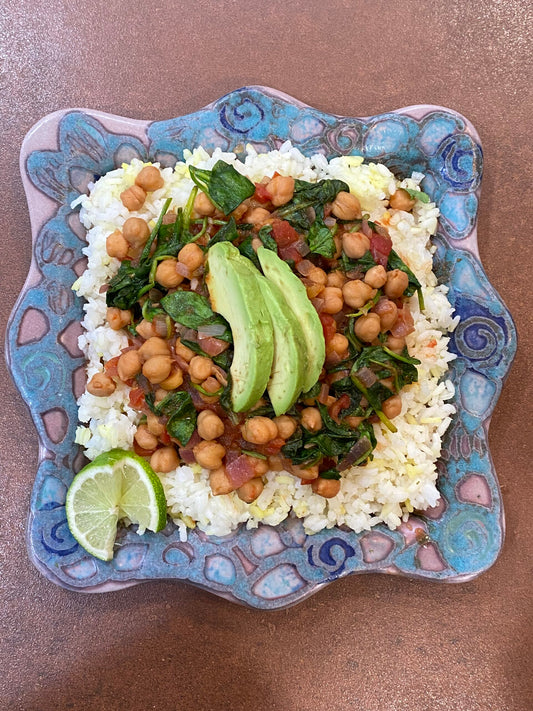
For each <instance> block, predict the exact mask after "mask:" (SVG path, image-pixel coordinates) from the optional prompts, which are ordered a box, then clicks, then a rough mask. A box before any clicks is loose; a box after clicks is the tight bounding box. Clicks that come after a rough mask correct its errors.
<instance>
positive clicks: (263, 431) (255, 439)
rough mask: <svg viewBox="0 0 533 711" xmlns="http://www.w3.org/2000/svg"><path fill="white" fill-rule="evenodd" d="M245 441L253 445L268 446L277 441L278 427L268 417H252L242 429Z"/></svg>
mask: <svg viewBox="0 0 533 711" xmlns="http://www.w3.org/2000/svg"><path fill="white" fill-rule="evenodd" d="M241 433H242V436H243V439H245V440H246V441H247V442H251V443H252V444H266V443H267V442H270V441H272V440H273V439H276V437H277V436H278V427H277V425H276V423H275V422H274V421H273V420H271V419H270V418H268V417H259V416H258V417H250V418H249V419H247V420H246V422H245V423H244V425H243V426H242V427H241Z"/></svg>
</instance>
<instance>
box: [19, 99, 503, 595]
mask: <svg viewBox="0 0 533 711" xmlns="http://www.w3.org/2000/svg"><path fill="white" fill-rule="evenodd" d="M286 139H290V140H291V141H292V142H293V144H295V145H297V146H298V147H299V148H300V149H301V150H302V152H303V153H304V154H306V155H311V154H313V153H316V152H321V153H324V154H325V155H326V156H327V157H328V158H330V157H333V156H335V155H340V154H359V155H363V156H364V157H365V158H366V159H368V160H376V161H380V162H383V163H385V164H386V165H388V166H389V167H390V168H391V170H393V171H394V172H395V173H397V174H400V175H402V176H404V175H406V174H408V173H410V172H411V171H412V170H417V171H421V172H423V173H424V174H425V175H426V178H425V180H424V183H423V187H424V190H425V191H426V192H427V193H429V195H430V196H431V198H432V199H433V200H435V201H436V203H437V204H438V206H439V208H440V211H441V215H442V217H441V219H440V223H439V230H438V234H437V236H436V238H435V242H436V245H437V247H438V249H437V253H436V265H435V271H436V272H437V275H438V276H439V278H440V280H441V281H443V282H444V283H446V284H448V285H449V286H450V294H449V298H450V300H451V302H452V304H453V305H454V307H455V309H456V312H457V313H458V314H459V315H460V317H461V322H460V325H459V327H458V328H457V329H456V331H455V333H454V334H453V336H452V338H451V343H450V347H451V350H452V351H453V352H454V353H456V354H457V360H456V361H454V364H453V370H452V378H453V381H454V383H455V386H456V392H457V396H456V399H457V403H456V404H457V409H458V414H457V415H456V416H455V419H454V422H453V425H452V427H451V428H450V430H449V431H448V433H447V436H446V440H445V443H444V448H443V457H442V459H441V460H440V461H439V475H440V476H439V488H440V491H441V492H442V499H441V502H440V503H439V505H438V506H437V507H436V508H434V509H431V510H428V511H426V512H425V513H417V514H416V515H413V516H411V518H410V519H409V521H408V522H407V523H404V524H402V526H401V527H400V528H399V529H398V530H396V531H394V532H392V531H389V530H388V529H387V528H385V527H383V526H378V527H376V528H374V529H372V531H370V532H363V533H360V534H355V533H353V532H349V531H345V530H341V529H338V528H335V529H331V530H327V531H322V532H321V533H319V534H317V535H314V536H306V535H305V533H304V532H303V529H302V526H301V524H300V522H299V521H297V520H294V519H289V520H287V521H285V522H284V523H283V524H282V525H280V526H278V527H276V528H272V527H268V526H260V527H259V528H258V529H257V530H254V531H247V530H246V529H242V528H241V529H239V530H238V531H236V532H235V533H234V534H232V535H231V536H227V537H225V538H223V539H218V538H209V537H207V536H205V535H204V534H202V533H201V532H197V531H193V532H192V533H191V534H190V536H189V540H188V542H187V543H182V542H180V540H179V537H178V535H177V531H176V529H175V527H174V526H173V524H168V526H167V528H166V529H165V530H164V531H163V532H161V533H159V534H146V535H144V536H142V537H139V536H137V535H136V534H135V533H134V532H132V531H127V530H123V531H121V532H120V534H119V535H120V538H119V540H118V541H117V543H118V546H117V549H116V554H115V557H114V559H113V560H112V561H111V562H109V563H104V562H102V561H98V560H96V559H94V558H92V557H90V556H89V555H88V554H86V553H85V552H84V550H83V549H82V548H80V547H79V546H78V545H77V543H76V541H75V540H74V539H73V538H72V536H71V534H70V532H69V530H68V527H67V523H66V518H65V508H64V503H65V494H66V491H67V487H68V486H69V484H70V482H71V480H72V477H73V475H74V472H75V471H78V470H79V468H80V467H81V466H82V464H83V456H82V454H81V452H80V451H79V448H78V447H77V446H76V445H75V444H74V434H75V429H76V424H77V413H76V402H75V400H76V397H77V396H78V395H79V394H80V392H81V390H82V389H83V387H84V373H83V356H82V354H81V353H80V351H79V350H78V347H77V345H76V340H77V335H78V334H79V332H80V326H79V322H80V320H81V316H82V304H81V302H80V300H78V299H75V298H74V296H73V293H72V291H71V284H72V283H73V282H74V281H75V279H76V278H77V276H78V275H79V274H80V273H81V271H82V270H83V268H84V260H83V255H82V251H81V250H82V248H83V246H84V230H83V228H82V227H81V225H80V223H79V220H78V216H77V213H76V211H72V210H71V209H70V203H71V201H72V200H73V199H74V198H76V197H77V196H78V195H79V194H80V193H81V192H84V191H85V190H86V188H87V184H88V183H89V182H90V181H92V180H94V177H95V176H100V175H103V174H104V173H106V172H107V171H109V170H111V169H113V168H114V167H116V166H119V165H120V164H121V163H122V162H123V161H129V160H131V159H132V158H133V157H139V158H142V159H150V160H153V161H161V162H162V163H163V164H172V163H173V162H174V161H175V160H176V158H178V157H179V158H181V157H182V151H183V149H184V148H191V147H194V146H196V145H199V144H202V145H203V146H204V147H206V148H207V149H214V148H215V147H217V146H219V147H221V148H222V149H224V150H235V151H236V152H237V153H240V152H242V151H243V150H244V146H245V144H246V143H252V144H253V145H254V146H255V147H256V148H257V149H259V150H271V149H273V148H277V147H278V146H279V145H280V144H281V143H282V142H283V141H285V140H286ZM21 172H22V178H23V181H24V186H25V190H26V194H27V199H28V204H29V209H30V216H31V226H32V235H33V248H34V252H33V261H32V265H31V269H30V273H29V276H28V280H27V282H26V285H25V287H24V289H23V291H22V293H21V295H20V297H19V299H18V301H17V304H16V305H15V308H14V310H13V313H12V316H11V320H10V323H9V327H8V339H7V356H8V362H9V365H10V368H11V372H12V374H13V378H14V380H15V383H16V384H17V386H18V388H19V390H20V392H21V394H22V397H23V398H24V400H25V401H26V403H27V404H28V406H29V408H30V410H31V414H32V417H33V420H34V422H35V426H36V428H37V432H38V435H39V442H40V454H39V465H38V470H37V474H36V479H35V485H34V488H33V494H32V498H31V511H30V517H29V524H28V548H29V552H30V556H31V558H32V560H33V561H34V563H35V565H36V566H37V567H38V568H39V570H40V571H42V572H43V573H44V575H46V577H47V578H49V579H50V580H52V581H53V582H55V583H58V584H59V585H62V586H63V587H65V588H69V589H72V590H79V591H85V592H103V591H107V590H113V589H117V588H122V587H125V586H128V585H132V584H134V583H137V582H141V581H145V580H154V579H176V580H184V581H188V582H190V583H192V584H194V585H197V586H200V587H202V588H205V589H207V590H210V591H211V592H214V593H215V594H217V595H220V596H223V597H225V598H228V599H231V600H233V601H235V602H240V603H244V604H247V605H250V606H252V607H258V608H267V609H272V608H280V607H285V606H288V605H291V604H294V603H296V602H298V601H300V600H302V599H304V598H306V597H307V596H309V595H310V594H312V593H314V592H316V591H317V590H319V589H320V588H321V587H323V586H324V585H326V584H327V583H329V582H331V581H333V580H335V579H337V578H339V577H343V576H345V575H349V574H351V573H362V572H380V573H394V574H400V575H406V576H409V577H416V578H426V579H429V580H439V581H446V582H458V581H465V580H469V579H471V578H472V577H474V576H476V575H478V574H479V573H481V572H482V571H484V570H486V569H487V568H488V567H489V566H490V565H492V563H493V562H494V561H495V559H496V557H497V556H498V553H499V551H500V549H501V546H502V540H503V535H504V517H503V509H502V500H501V494H500V490H499V487H498V482H497V479H496V474H495V471H494V467H493V464H492V460H491V456H490V452H489V449H488V441H487V433H488V427H489V422H490V417H491V414H492V411H493V409H494V406H495V404H496V402H497V400H498V397H499V395H500V392H501V388H502V385H503V382H504V380H505V377H506V375H507V373H508V371H509V369H510V367H511V363H512V360H513V357H514V354H515V350H516V332H515V327H514V324H513V321H512V319H511V316H510V314H509V312H508V311H507V309H506V307H505V305H504V304H503V302H502V300H501V299H500V297H499V296H498V294H497V293H496V291H495V290H494V289H493V288H492V286H491V285H490V283H489V282H488V280H487V277H486V275H485V273H484V271H483V268H482V266H481V264H480V262H479V255H478V250H477V234H476V219H477V206H478V200H479V192H480V182H481V174H482V151H481V146H480V142H479V137H478V135H477V133H476V131H475V129H474V128H473V126H472V125H471V124H470V123H469V122H468V121H467V119H465V118H464V117H463V116H461V115H459V114H457V113H455V112H453V111H450V110H448V109H444V108H441V107H438V106H427V105H426V106H411V107H408V108H404V109H400V110H398V111H393V112H390V113H386V114H380V115H377V116H372V117H368V118H349V117H344V116H336V115H333V114H326V113H323V112H321V111H317V110H316V109H313V108H310V107H309V106H306V105H305V104H302V103H300V102H299V101H297V100H295V99H293V98H291V97H289V96H287V95H284V94H281V93H279V92H278V91H275V90H273V89H268V88H265V87H257V86H256V87H244V88H242V89H239V90H237V91H234V92H231V93H230V94H228V95H227V96H224V97H222V98H221V99H219V100H218V101H215V102H214V103H212V104H210V105H209V106H206V107H205V108H203V109H201V110H200V111H198V112H196V113H193V114H189V115H187V116H182V117H180V118H176V119H172V120H169V121H160V122H148V121H134V120H132V119H127V118H120V117H117V116H111V115H109V114H103V113H99V112H96V111H89V110H65V111H59V112H56V113H54V114H50V115H49V116H46V117H45V118H44V119H43V120H42V121H40V122H39V123H38V124H37V125H36V126H35V127H34V128H33V129H32V130H31V131H30V132H29V133H28V135H27V136H26V139H25V141H24V144H23V147H22V152H21Z"/></svg>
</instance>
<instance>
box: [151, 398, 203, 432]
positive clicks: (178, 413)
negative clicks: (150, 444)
mask: <svg viewBox="0 0 533 711" xmlns="http://www.w3.org/2000/svg"><path fill="white" fill-rule="evenodd" d="M145 400H146V404H147V405H148V407H149V408H150V410H151V411H152V412H153V413H154V415H157V416H158V417H159V416H161V415H166V416H167V417H168V418H169V419H168V422H167V432H168V434H169V435H170V436H171V437H174V438H175V439H177V440H178V441H179V442H180V444H181V445H182V446H185V445H186V444H187V442H188V441H189V440H190V438H191V437H192V434H193V432H194V430H195V429H196V418H197V413H196V408H195V407H194V403H193V401H192V398H191V396H190V394H189V393H188V392H185V391H184V390H180V391H178V392H175V393H171V394H170V395H167V396H166V398H164V400H162V401H161V402H160V403H158V404H157V405H156V404H155V395H154V393H147V394H146V396H145Z"/></svg>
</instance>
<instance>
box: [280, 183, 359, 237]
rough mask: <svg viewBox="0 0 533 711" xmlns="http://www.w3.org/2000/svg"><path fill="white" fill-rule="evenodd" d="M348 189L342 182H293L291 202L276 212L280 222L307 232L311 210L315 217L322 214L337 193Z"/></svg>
mask: <svg viewBox="0 0 533 711" xmlns="http://www.w3.org/2000/svg"><path fill="white" fill-rule="evenodd" d="M349 190H350V188H349V187H348V185H347V184H346V183H345V182H343V181H342V180H320V181H319V182H318V183H308V182H307V181H305V180H295V181H294V195H293V198H292V200H290V202H288V203H287V204H286V205H283V207H280V208H279V209H278V210H277V215H278V217H280V218H281V219H282V220H287V222H289V223H290V224H291V225H292V226H293V227H295V228H296V229H300V230H303V231H304V232H305V231H307V230H309V228H310V227H311V224H312V223H313V219H312V217H311V216H310V214H309V208H312V209H313V210H314V212H315V215H316V216H319V215H322V216H323V214H324V205H325V204H326V203H328V202H333V200H335V198H336V197H337V195H338V193H340V192H342V191H344V192H349Z"/></svg>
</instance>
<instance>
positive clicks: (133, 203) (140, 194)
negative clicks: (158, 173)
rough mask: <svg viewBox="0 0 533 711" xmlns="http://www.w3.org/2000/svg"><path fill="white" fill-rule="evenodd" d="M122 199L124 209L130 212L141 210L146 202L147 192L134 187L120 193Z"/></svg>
mask: <svg viewBox="0 0 533 711" xmlns="http://www.w3.org/2000/svg"><path fill="white" fill-rule="evenodd" d="M120 199H121V201H122V204H123V205H124V207H125V208H126V209H127V210H129V211H130V212H135V210H140V209H141V207H142V206H143V205H144V201H145V200H146V192H145V191H144V190H143V189H142V188H141V187H139V186H138V185H132V186H131V188H127V189H126V190H124V192H122V193H120Z"/></svg>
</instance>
